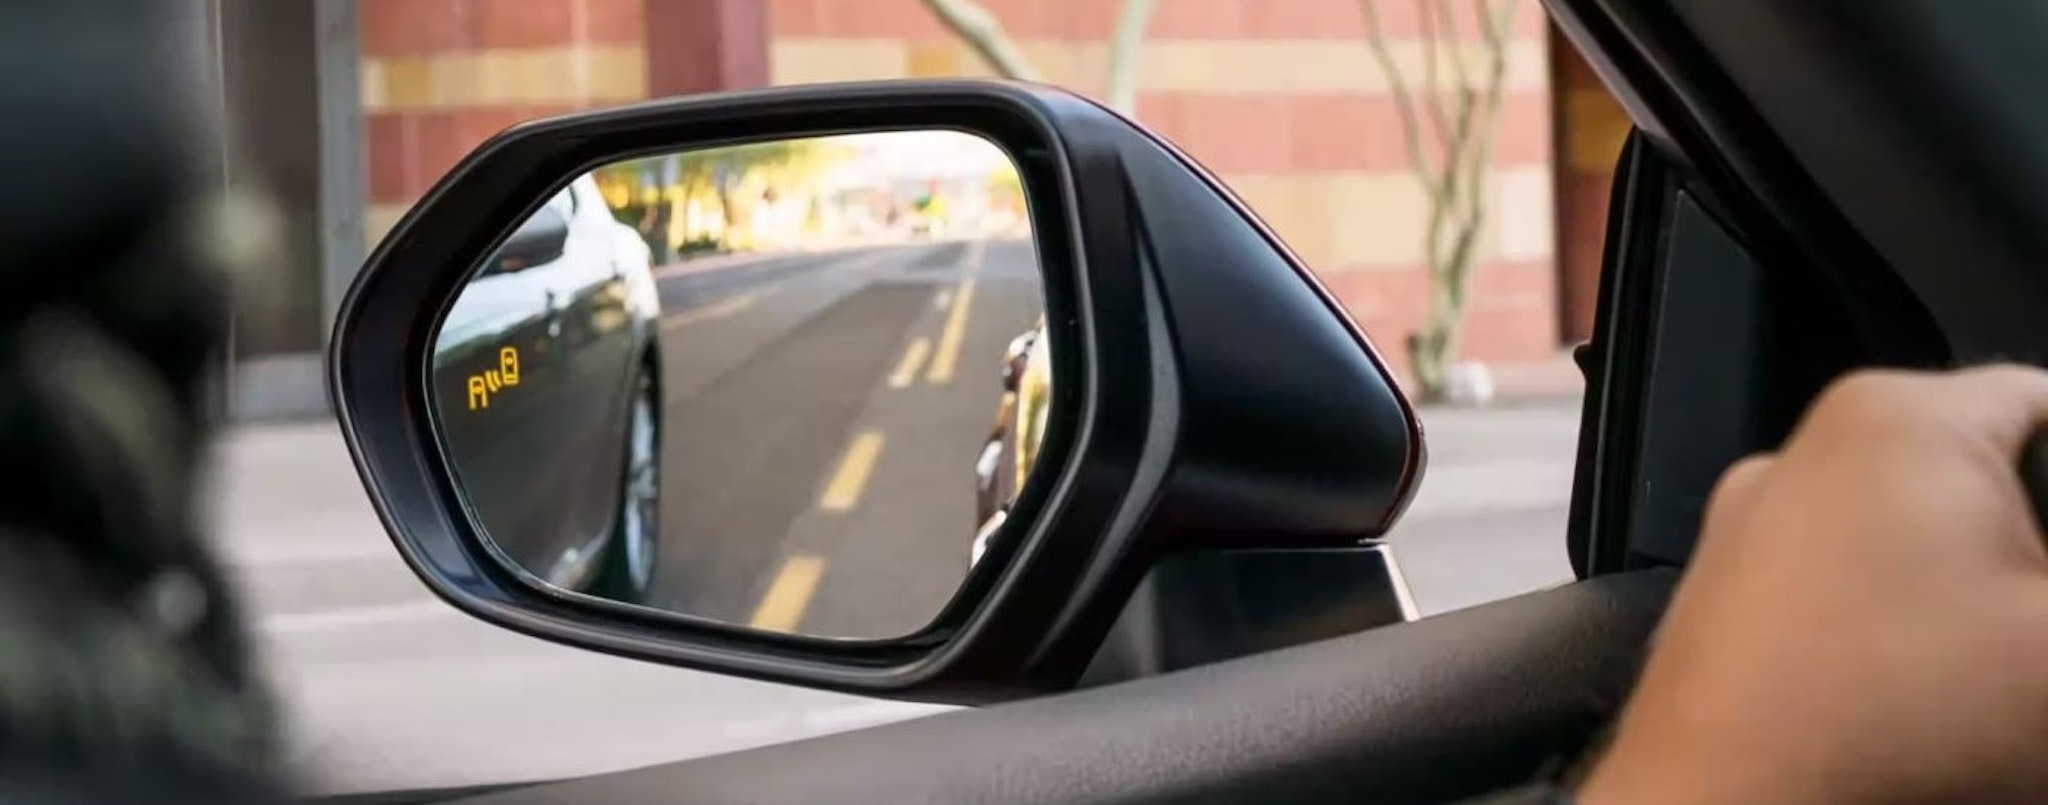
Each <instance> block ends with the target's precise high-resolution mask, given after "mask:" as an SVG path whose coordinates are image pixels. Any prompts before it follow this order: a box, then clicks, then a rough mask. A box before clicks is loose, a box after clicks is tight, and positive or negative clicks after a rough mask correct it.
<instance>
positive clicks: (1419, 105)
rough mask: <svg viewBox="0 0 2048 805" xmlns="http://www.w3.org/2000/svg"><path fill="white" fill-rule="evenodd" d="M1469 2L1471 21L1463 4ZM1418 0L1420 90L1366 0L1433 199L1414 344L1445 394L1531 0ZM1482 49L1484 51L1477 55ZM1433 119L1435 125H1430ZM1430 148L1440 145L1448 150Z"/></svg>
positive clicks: (1420, 374)
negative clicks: (1519, 20) (1523, 12)
mask: <svg viewBox="0 0 2048 805" xmlns="http://www.w3.org/2000/svg"><path fill="white" fill-rule="evenodd" d="M1468 1H1469V6H1466V8H1469V13H1470V15H1471V16H1470V19H1469V21H1467V20H1465V19H1464V17H1465V15H1464V13H1461V12H1462V11H1464V9H1461V8H1460V6H1461V5H1463V4H1465V3H1467V2H1468ZM1415 2H1416V12H1417V17H1418V20H1419V22H1420V38H1421V40H1422V42H1421V45H1422V48H1423V51H1424V52H1423V57H1424V59H1425V60H1426V63H1425V64H1424V66H1423V68H1422V69H1423V71H1424V72H1423V81H1424V87H1423V89H1422V92H1423V93H1424V94H1420V95H1418V93H1417V91H1416V89H1415V88H1414V87H1411V86H1410V85H1409V83H1408V80H1407V79H1408V77H1407V76H1406V75H1404V74H1403V73H1402V72H1401V69H1400V66H1399V65H1398V64H1397V60H1396V59H1395V58H1394V56H1393V50H1392V48H1391V47H1390V46H1389V44H1388V41H1387V36H1386V32H1385V30H1384V28H1383V26H1382V24H1381V20H1380V16H1379V7H1378V0H1361V4H1362V8H1363V10H1364V12H1365V22H1366V34H1367V40H1368V45H1369V49H1370V50H1371V52H1372V54H1373V57H1374V58H1375V59H1376V60H1377V61H1378V65H1379V67H1380V69H1381V70H1383V71H1384V72H1385V73H1386V74H1387V83H1388V89H1389V93H1390V94H1391V95H1392V96H1393V98H1394V105H1395V112H1396V116H1397V118H1398V119H1399V121H1400V125H1401V132H1402V135H1403V142H1404V144H1405V145H1406V146H1407V150H1408V156H1409V159H1410V161H1411V163H1413V164H1412V165H1411V167H1412V168H1413V169H1414V171H1415V175H1416V177H1417V179H1418V180H1419V181H1420V183H1421V184H1422V186H1423V188H1424V191H1425V193H1426V194H1427V201H1428V203H1429V211H1428V222H1427V229H1426V231H1425V232H1423V233H1422V234H1423V254H1424V260H1425V262H1426V263H1427V268H1426V270H1427V273H1428V277H1429V296H1428V299H1429V310H1428V311H1427V313H1426V314H1425V315H1424V317H1423V321H1422V324H1421V326H1420V327H1419V328H1417V329H1416V330H1415V331H1414V332H1413V333H1411V334H1410V335H1409V339H1408V349H1409V357H1410V363H1409V365H1410V368H1411V369H1412V370H1413V371H1414V373H1415V375H1414V377H1415V379H1416V381H1417V383H1418V384H1419V387H1418V391H1419V392H1420V393H1421V396H1422V397H1423V398H1424V399H1426V400H1440V399H1443V397H1444V395H1445V394H1446V392H1447V390H1448V383H1449V382H1450V381H1449V378H1450V372H1449V369H1450V368H1451V366H1452V365H1453V363H1454V361H1455V360H1456V358H1457V352H1458V343H1459V340H1460V335H1461V332H1462V330H1463V329H1464V315H1465V307H1466V303H1467V301H1468V296H1469V293H1470V289H1471V277H1472V275H1473V273H1474V272H1475V271H1476V270H1477V269H1478V266H1479V263H1480V259H1479V258H1480V254H1479V252H1480V249H1481V247H1482V238H1483V234H1484V232H1485V231H1486V223H1487V218H1488V213H1489V209H1490V208H1489V202H1490V199H1489V197H1488V192H1487V191H1488V184H1487V180H1488V178H1489V177H1490V176H1492V173H1493V171H1492V167H1493V165H1492V161H1493V148H1494V138H1495V135H1496V134H1497V133H1498V131H1499V127H1500V110H1501V107H1502V103H1503V98H1504V97H1505V92H1506V85H1507V66H1508V65H1507V62H1508V44H1509V41H1508V40H1509V34H1510V29H1511V27H1512V23H1513V18H1514V11H1515V5H1514V4H1515V3H1516V2H1526V0H1415ZM1466 25H1469V26H1470V30H1465V26H1466ZM1473 32H1476V36H1474V33H1473ZM1468 38H1472V39H1475V40H1476V41H1466V40H1467V39H1468ZM1481 48H1483V53H1476V52H1474V51H1476V50H1479V49H1481ZM1447 56H1448V58H1450V59H1451V61H1450V63H1449V64H1448V65H1446V64H1444V63H1443V59H1444V58H1446V57H1447ZM1474 56H1477V57H1479V58H1472V57H1474ZM1445 78H1448V81H1445V80H1444V79H1445ZM1425 122H1426V123H1428V124H1430V125H1431V128H1432V131H1429V132H1424V131H1422V128H1423V124H1424V123H1425ZM1431 135H1434V136H1433V137H1432V136H1431ZM1430 145H1440V146H1441V150H1440V151H1437V150H1434V149H1431V148H1430V147H1429V146H1430Z"/></svg>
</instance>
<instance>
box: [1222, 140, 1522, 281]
mask: <svg viewBox="0 0 2048 805" xmlns="http://www.w3.org/2000/svg"><path fill="white" fill-rule="evenodd" d="M1222 178H1223V181H1224V182H1225V183H1227V184H1229V185H1230V187H1231V188H1232V189H1233V190H1235V191H1236V193H1237V195H1238V196H1239V197H1240V198H1242V199H1243V200H1244V202H1245V203H1246V204H1247V205H1250V206H1251V208H1252V209H1253V211H1254V212H1256V213H1258V215H1259V217H1260V218H1262V219H1264V220H1265V221H1266V223H1267V224H1268V225H1269V226H1271V227H1272V228H1273V231H1274V232H1275V233H1277V234H1279V236H1280V237H1281V239H1283V240H1285V241H1287V245H1288V246H1289V247H1291V248H1293V249H1294V251H1295V253H1296V254H1299V255H1301V258H1302V260H1304V261H1306V262H1307V263H1308V264H1309V266H1310V267H1311V268H1313V269H1315V270H1316V271H1317V272H1318V273H1322V274H1337V273H1345V272H1350V271H1362V270H1398V269H1402V268H1406V267H1411V266H1418V265H1421V264H1422V263H1423V244H1422V238H1423V232H1424V231H1425V229H1426V227H1427V225H1428V215H1429V205H1428V203H1427V200H1426V198H1425V197H1424V195H1423V191H1422V186H1421V185H1420V184H1418V183H1417V182H1416V180H1415V177H1414V175H1413V174H1411V173H1409V172H1407V171H1377V172H1370V173H1361V172H1295V173H1276V174H1227V173H1226V174H1224V175H1223V177H1222ZM1488 191H1489V192H1490V193H1491V194H1492V202H1493V204H1492V207H1491V208H1490V209H1491V210H1492V215H1491V217H1490V218H1489V220H1488V221H1487V223H1486V226H1485V227H1484V228H1483V229H1482V230H1481V237H1480V247H1479V254H1480V258H1481V259H1482V260H1491V259H1496V258H1500V259H1509V260H1547V259H1549V258H1550V256H1551V252H1552V251H1553V249H1554V248H1555V235H1554V233H1553V230H1552V226H1553V224H1552V220H1553V216H1552V214H1551V206H1552V190H1551V176H1550V168H1549V166H1547V165H1525V166H1519V167H1513V168H1506V169H1496V170H1495V171H1494V173H1493V175H1492V176H1491V177H1489V181H1488Z"/></svg>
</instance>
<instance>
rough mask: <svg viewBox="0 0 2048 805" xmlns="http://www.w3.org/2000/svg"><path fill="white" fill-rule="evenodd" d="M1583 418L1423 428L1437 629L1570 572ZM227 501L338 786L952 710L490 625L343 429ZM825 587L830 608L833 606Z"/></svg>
mask: <svg viewBox="0 0 2048 805" xmlns="http://www.w3.org/2000/svg"><path fill="white" fill-rule="evenodd" d="M983 270H988V269H987V268H986V267H985V268H984V269H983ZM940 285H941V286H943V281H941V282H940ZM934 293H936V291H934ZM977 295H979V293H978V292H977ZM766 301H767V300H766V298H761V299H759V300H757V301H756V302H755V303H754V304H766ZM976 304H977V305H978V304H979V303H978V302H977V303H976ZM935 309H936V308H934V310H935ZM927 326H929V321H925V320H922V319H920V320H918V321H916V322H913V323H911V324H909V325H907V326H906V329H905V330H904V331H903V332H904V334H906V335H907V334H910V333H912V332H921V333H928V332H929V331H928V330H919V329H918V328H920V327H927ZM695 329H696V327H695V325H692V326H690V327H685V328H683V329H682V332H684V333H688V332H690V331H692V330H695ZM701 332H703V333H706V334H707V335H706V337H707V338H708V337H709V336H708V333H710V332H711V331H710V330H703V331H701ZM733 337H737V336H733ZM970 371H972V372H976V373H979V374H987V373H985V372H980V371H979V370H975V369H972V368H971V367H969V365H968V364H967V363H965V362H964V360H963V362H962V364H961V369H960V377H961V378H963V379H971V378H972V376H973V375H971V374H969V372H970ZM957 382H962V381H956V383H957ZM991 385H992V382H991ZM1576 419H1577V408H1576V405H1575V404H1574V403H1570V402H1562V403H1558V404H1547V405H1538V406H1526V407H1514V408H1503V409H1493V410H1479V411H1464V410H1440V411H1430V412H1427V413H1426V414H1425V420H1426V421H1427V423H1426V424H1427V429H1428V433H1429V437H1430V445H1431V467H1430V469H1429V473H1428V475H1427V476H1426V478H1425V480H1424V484H1423V488H1422V491H1421V493H1420V496H1419V497H1418V499H1417V501H1416V503H1415V504H1414V505H1413V506H1412V507H1411V508H1410V510H1409V512H1408V514H1407V516H1406V517H1405V518H1404V519H1403V521H1402V523H1401V524H1400V526H1399V527H1398V530H1397V531H1396V534H1395V542H1394V545H1395V552H1396V554H1397V556H1398V557H1399V559H1400V561H1401V564H1402V568H1403V570H1404V572H1405V574H1406V576H1407V578H1408V581H1409V584H1410V586H1411V587H1412V588H1413V592H1414V593H1415V597H1416V599H1417V603H1418V605H1419V606H1420V607H1421V609H1422V610H1423V611H1424V613H1425V614H1427V613H1435V612H1442V611H1446V610H1449V609H1455V608H1458V607H1461V606H1467V605H1471V604H1475V603H1480V602H1484V601H1488V600H1493V599H1496V598H1501V597H1505V596H1508V595H1513V594H1516V593H1520V592H1526V591H1528V590H1532V589H1536V588H1539V587H1542V586H1546V585H1549V584H1552V583H1555V582H1557V581H1559V580H1561V579H1563V578H1564V577H1565V576H1566V575H1567V570H1566V568H1565V562H1564V555H1563V546H1562V537H1561V535H1562V533H1563V527H1564V505H1565V500H1566V496H1567V495H1568V493H1569V487H1570V465H1571V453H1572V438H1573V427H1574V425H1575V423H1576ZM884 426H885V427H890V426H892V425H891V423H884ZM894 437H895V433H894V432H893V431H891V434H890V437H889V438H891V439H893V438H894ZM895 444H898V443H897V442H890V443H889V446H885V447H884V448H883V453H884V454H886V453H887V452H888V450H889V449H890V446H893V445H895ZM877 467H878V471H877V472H878V474H877V475H876V476H875V477H876V478H877V479H879V478H881V477H883V476H882V475H881V474H880V470H879V467H880V463H878V464H877ZM871 483H876V484H879V481H876V482H871ZM881 489H882V487H881V486H879V485H874V486H871V487H870V492H869V493H870V494H878V493H879V492H880V490H881ZM934 497H935V496H934ZM211 499H212V500H214V501H215V507H214V518H215V521H216V529H215V530H216V533H218V534H219V535H220V540H221V544H222V547H223V549H224V552H225V553H226V555H227V556H228V557H229V559H230V561H231V563H232V565H233V566H234V568H235V569H236V570H237V571H238V573H237V575H238V578H239V580H240V585H241V587H242V589H243V591H244V593H245V595H246V596H247V597H248V598H249V599H250V604H251V607H250V609H251V611H252V613H253V615H252V617H253V618H254V625H255V627H256V632H257V635H258V637H259V640H260V643H261V645H262V646H263V648H264V649H265V650H266V656H267V661H268V668H269V671H270V675H271V677H272V678H273V679H275V680H276V682H277V684H278V685H279V687H280V688H281V690H282V691H283V693H284V697H285V700H286V703H287V705H288V709H289V711H290V712H291V713H292V716H293V727H294V735H295V739H296V741H297V752H298V756H299V757H300V758H301V759H302V762H303V764H304V765H305V767H306V769H307V771H308V775H309V778H310V779H311V781H312V783H313V784H314V785H315V786H316V787H319V788H322V789H325V790H330V791H369V790H385V789H393V788H399V787H409V786H415V787H417V786H444V785H458V784H464V783H475V782H488V781H508V780H522V779H527V780H531V779H549V778H559V777H566V776H573V775H581V774H593V773H599V772H603V771H610V770H617V769H624V768H632V767H636V766H644V765H649V764H653V763H659V762H663V761H670V760H677V759H682V758H687V757H693V756H699V755H705V754H712V753H717V752H725V751H732V750H735V749H740V748H744V747H748V746H756V745H762V744H769V743H776V742H781V741H787V740H792V739H795V738H799V737H804V736H809V735H816V734H821V733H828V732H834V731H839V730H844V729H850V728H855V727H859V726H865V725H869V724H874V723H880V722H885V721H893V720H898V719H903V718H910V717H915V716H918V715H923V714H928V713H933V712H939V711H942V710H943V709H944V708H939V707H932V706H924V705H913V704H904V703H898V702H880V701H873V700H866V699H861V698H858V697H851V696H842V695H836V694H828V693H821V692H816V691H808V690H802V689H796V688H789V687H784V686H778V685H771V684H766V683H758V682H748V681H743V680H736V679H729V678H724V677H719V676H716V675H711V674H702V673H695V672H690V671H683V670H679V669H673V668H666V667H661V666H656V665H651V664H645V663H638V662H633V661H629V660H621V659H617V658H611V657H604V656H599V655H596V654H591V653H587V652H582V651H578V650H574V649H569V648H564V647H560V646H556V645H553V644H550V643H546V642H542V641H539V640H534V639H531V638H526V637H521V636H519V635H515V634H512V633H510V632H506V631H503V630H500V629H497V628H495V627H492V626H489V625H486V624H483V623H481V622H478V621H474V620H472V619H470V618H468V617H467V616H465V615H462V614H460V613H458V612H455V611H454V610H452V609H449V608H448V607H447V606H446V605H444V604H442V603H440V602H439V601H438V600H435V599H433V598H432V597H431V596H430V595H429V594H428V593H427V592H426V591H425V589H424V588H423V587H422V586H421V585H420V583H419V582H418V581H417V580H415V579H414V578H413V577H412V575H411V573H410V572H409V571H407V570H406V569H405V567H404V566H403V565H402V564H401V563H400V562H399V560H398V558H397V555H396V554H395V552H393V550H392V549H391V546H390V544H389V542H388V538H387V537H385V535H384V533H383V529H382V528H381V526H380V525H379V524H378V523H377V521H376V518H375V516H374V514H373V513H372V512H371V510H370V508H369V506H368V503H367V501H366V500H365V498H364V497H363V493H362V488H361V485H360V482H359V481H358V480H357V478H356V476H355V472H354V470H353V468H352V467H351V466H350V464H349V460H348V457H347V455H346V452H345V450H344V448H343V447H342V445H341V442H340V439H339V437H338V436H337V435H336V434H335V432H334V429H333V427H332V426H331V425H330V424H327V423H314V424H307V425H290V426H258V427H248V428H241V429H237V430H236V431H234V432H232V433H231V434H229V435H228V436H227V438H225V439H224V440H223V442H222V445H221V447H220V450H219V463H218V467H217V472H216V486H215V489H214V491H213V494H212V495H211ZM877 499H879V498H877ZM948 500H950V498H949V499H948ZM961 500H962V501H965V500H966V496H965V495H964V494H963V495H962V496H961ZM947 505H951V504H950V503H948V504H947ZM961 505H963V506H964V505H966V504H965V503H964V502H963V503H962V504H961ZM934 539H937V538H936V537H935V538H934ZM964 543H965V537H964V536H962V537H960V544H961V545H963V546H964ZM835 556H836V554H835ZM824 578H825V581H824V582H823V583H821V584H820V585H819V586H818V589H817V591H816V595H815V597H814V598H813V601H812V603H811V605H810V611H812V612H817V611H822V607H821V604H824V605H825V606H826V607H830V606H836V605H834V604H830V603H829V602H830V601H832V600H835V599H834V598H833V596H836V595H837V593H835V592H833V590H832V585H831V582H830V578H831V573H829V572H828V573H826V574H825V576H824ZM902 578H903V577H901V576H896V577H892V580H894V581H899V582H900V581H902ZM806 624H807V625H808V621H806Z"/></svg>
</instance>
